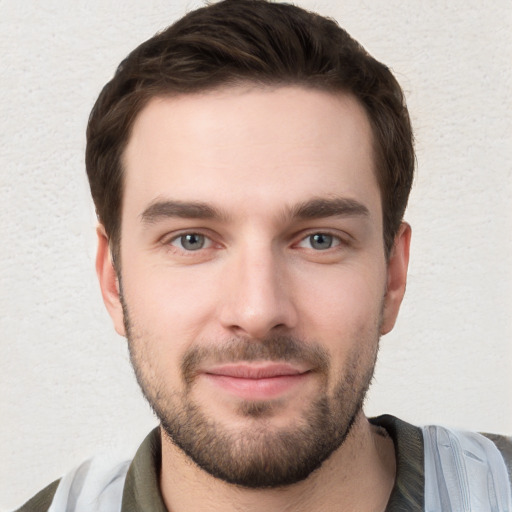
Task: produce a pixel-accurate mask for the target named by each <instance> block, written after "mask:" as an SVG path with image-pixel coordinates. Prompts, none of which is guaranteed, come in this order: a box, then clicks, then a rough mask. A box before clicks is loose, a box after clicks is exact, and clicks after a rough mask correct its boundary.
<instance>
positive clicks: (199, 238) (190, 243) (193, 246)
mask: <svg viewBox="0 0 512 512" xmlns="http://www.w3.org/2000/svg"><path fill="white" fill-rule="evenodd" d="M181 245H182V246H183V248H184V249H188V250H191V251H197V250H198V249H201V248H202V247H203V245H204V236H203V235H198V234H195V233H192V234H191V235H185V236H182V237H181Z"/></svg>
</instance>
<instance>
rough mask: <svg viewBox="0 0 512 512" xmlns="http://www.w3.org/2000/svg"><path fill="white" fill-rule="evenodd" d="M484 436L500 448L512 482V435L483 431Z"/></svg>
mask: <svg viewBox="0 0 512 512" xmlns="http://www.w3.org/2000/svg"><path fill="white" fill-rule="evenodd" d="M482 435H483V436H485V437H487V439H490V440H491V441H492V442H493V443H494V444H495V446H496V448H498V450H499V451H500V453H501V456H502V457H503V460H504V461H505V466H507V471H508V476H509V479H510V481H511V482H512V436H503V435H498V434H487V433H485V432H483V433H482Z"/></svg>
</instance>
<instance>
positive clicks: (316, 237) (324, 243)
mask: <svg viewBox="0 0 512 512" xmlns="http://www.w3.org/2000/svg"><path fill="white" fill-rule="evenodd" d="M340 243H341V241H340V239H339V238H338V237H337V236H334V235H330V234H329V233H313V234H312V235H309V236H307V237H306V238H304V239H303V240H301V241H300V243H299V247H305V248H312V249H315V251H325V250H327V249H331V248H332V247H336V246H338V245H340Z"/></svg>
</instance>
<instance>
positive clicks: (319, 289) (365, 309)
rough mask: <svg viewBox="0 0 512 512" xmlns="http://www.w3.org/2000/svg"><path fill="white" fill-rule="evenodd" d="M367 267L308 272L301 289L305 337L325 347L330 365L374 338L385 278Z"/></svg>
mask: <svg viewBox="0 0 512 512" xmlns="http://www.w3.org/2000/svg"><path fill="white" fill-rule="evenodd" d="M368 268H369V267H365V269H362V268H361V269H355V268H347V267H345V268H338V269H336V270H335V271H333V272H329V273H325V274H322V273H318V274H317V275H312V274H311V273H310V274H309V286H304V287H301V288H302V291H301V295H302V296H303V299H302V301H301V303H302V307H301V310H302V311H301V317H302V319H303V322H302V327H303V329H304V330H305V334H306V336H307V337H309V338H311V339H316V340H318V341H319V342H322V343H325V344H328V345H329V346H328V347H326V348H328V350H329V351H330V352H331V353H332V355H333V363H334V360H343V359H344V357H345V356H346V354H347V353H348V352H349V351H351V349H352V347H353V346H357V345H358V344H361V343H363V344H374V343H375V339H376V337H377V338H378V331H379V323H380V319H381V311H382V303H383V296H384V290H385V278H384V274H383V273H380V272H370V271H368ZM361 348H363V347H361Z"/></svg>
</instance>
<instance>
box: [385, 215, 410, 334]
mask: <svg viewBox="0 0 512 512" xmlns="http://www.w3.org/2000/svg"><path fill="white" fill-rule="evenodd" d="M410 244H411V226H409V224H407V223H406V222H402V224H401V225H400V228H399V230H398V233H397V235H396V237H395V243H394V245H393V249H392V251H391V254H390V257H389V261H388V268H387V287H386V295H385V297H384V308H383V312H382V322H381V328H380V332H381V334H387V333H388V332H390V331H391V329H393V326H394V325H395V321H396V318H397V316H398V311H399V310H400V304H401V303H402V299H403V298H404V294H405V285H406V283H407V268H408V266H409V248H410Z"/></svg>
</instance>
